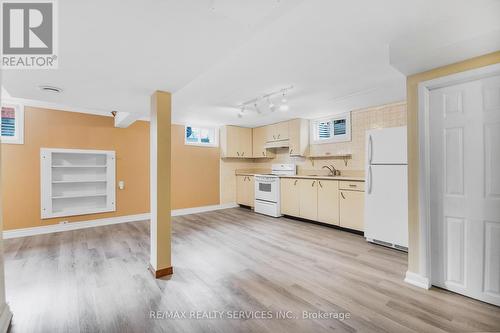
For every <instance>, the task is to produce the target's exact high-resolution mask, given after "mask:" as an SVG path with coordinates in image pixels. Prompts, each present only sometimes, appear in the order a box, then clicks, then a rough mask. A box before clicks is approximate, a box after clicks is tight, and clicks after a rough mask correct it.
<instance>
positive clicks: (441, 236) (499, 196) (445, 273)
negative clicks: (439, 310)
mask: <svg viewBox="0 0 500 333" xmlns="http://www.w3.org/2000/svg"><path fill="white" fill-rule="evenodd" d="M429 103H430V104H429V107H430V109H429V128H430V173H431V175H430V177H431V178H430V184H431V185H430V186H431V187H430V196H431V197H430V202H431V207H430V214H431V242H432V243H431V247H432V248H431V253H432V258H431V262H432V274H431V275H432V276H431V279H432V284H434V285H436V286H439V287H442V288H446V289H449V290H452V291H455V292H458V293H461V294H464V295H467V296H470V297H473V298H477V299H480V300H482V301H485V302H489V303H493V304H496V305H500V77H499V76H495V77H490V78H487V79H481V80H476V81H471V82H467V83H463V84H458V85H454V86H449V87H445V88H440V89H436V90H432V91H431V92H430V96H429Z"/></svg>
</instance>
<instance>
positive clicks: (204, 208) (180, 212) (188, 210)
mask: <svg viewBox="0 0 500 333" xmlns="http://www.w3.org/2000/svg"><path fill="white" fill-rule="evenodd" d="M235 207H238V204H237V203H236V202H230V203H225V204H220V205H212V206H201V207H193V208H184V209H175V210H172V216H181V215H189V214H197V213H203V212H211V211H214V210H220V209H228V208H235Z"/></svg>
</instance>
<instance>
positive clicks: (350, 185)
mask: <svg viewBox="0 0 500 333" xmlns="http://www.w3.org/2000/svg"><path fill="white" fill-rule="evenodd" d="M349 187H358V185H355V184H349Z"/></svg>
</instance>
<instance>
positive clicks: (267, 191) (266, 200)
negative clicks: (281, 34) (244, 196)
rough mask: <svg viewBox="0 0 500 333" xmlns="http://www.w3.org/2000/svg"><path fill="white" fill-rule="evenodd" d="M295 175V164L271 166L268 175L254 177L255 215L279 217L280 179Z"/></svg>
mask: <svg viewBox="0 0 500 333" xmlns="http://www.w3.org/2000/svg"><path fill="white" fill-rule="evenodd" d="M296 173H297V167H296V166H295V164H273V165H272V170H271V173H270V174H263V175H255V207H254V211H255V212H256V213H260V214H264V215H269V216H273V217H280V216H282V215H281V207H280V178H279V176H284V175H286V176H293V175H295V174H296Z"/></svg>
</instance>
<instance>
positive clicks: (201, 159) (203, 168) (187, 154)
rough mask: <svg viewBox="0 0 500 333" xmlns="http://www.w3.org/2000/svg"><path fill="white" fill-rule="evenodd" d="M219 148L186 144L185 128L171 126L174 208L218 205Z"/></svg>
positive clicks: (182, 126)
mask: <svg viewBox="0 0 500 333" xmlns="http://www.w3.org/2000/svg"><path fill="white" fill-rule="evenodd" d="M219 165H220V151H219V148H218V147H216V148H211V147H199V146H191V145H185V144H184V125H172V209H181V208H191V207H200V206H210V205H218V204H219Z"/></svg>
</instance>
